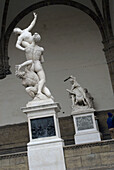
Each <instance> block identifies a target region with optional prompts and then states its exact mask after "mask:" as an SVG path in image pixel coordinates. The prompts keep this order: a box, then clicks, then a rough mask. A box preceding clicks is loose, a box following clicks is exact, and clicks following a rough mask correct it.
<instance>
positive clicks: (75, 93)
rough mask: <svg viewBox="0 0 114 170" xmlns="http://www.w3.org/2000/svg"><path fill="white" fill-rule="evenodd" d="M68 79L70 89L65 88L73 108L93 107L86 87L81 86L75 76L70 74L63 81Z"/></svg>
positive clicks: (91, 98)
mask: <svg viewBox="0 0 114 170" xmlns="http://www.w3.org/2000/svg"><path fill="white" fill-rule="evenodd" d="M67 80H70V83H71V89H70V90H69V89H67V92H69V95H70V98H71V100H72V108H73V109H88V108H89V109H91V108H93V107H94V106H93V97H92V96H91V95H90V93H89V92H88V90H87V89H86V88H84V89H83V88H82V87H81V86H80V84H79V83H78V82H77V81H76V77H73V76H70V77H68V78H67V79H65V80H64V81H67Z"/></svg>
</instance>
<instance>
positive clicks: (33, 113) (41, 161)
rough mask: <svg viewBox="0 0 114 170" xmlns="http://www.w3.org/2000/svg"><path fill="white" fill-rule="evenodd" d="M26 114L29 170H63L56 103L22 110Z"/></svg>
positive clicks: (57, 106)
mask: <svg viewBox="0 0 114 170" xmlns="http://www.w3.org/2000/svg"><path fill="white" fill-rule="evenodd" d="M22 110H23V112H24V113H26V114H27V117H28V126H29V136H30V142H29V143H28V144H27V148H28V162H29V169H30V170H65V169H66V168H65V162H64V154H63V145H64V142H63V140H62V139H61V137H60V130H59V122H58V115H57V113H58V112H59V111H60V106H59V104H58V103H54V102H53V103H46V104H42V105H39V106H36V105H35V106H33V107H32V106H31V107H26V108H22Z"/></svg>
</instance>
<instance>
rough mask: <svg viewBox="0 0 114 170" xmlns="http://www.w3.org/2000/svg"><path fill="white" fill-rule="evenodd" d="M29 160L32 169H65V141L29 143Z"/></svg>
mask: <svg viewBox="0 0 114 170" xmlns="http://www.w3.org/2000/svg"><path fill="white" fill-rule="evenodd" d="M28 160H29V169H30V170H65V169H66V168H65V162H64V154H63V141H62V140H61V139H56V140H52V142H50V140H47V142H46V141H45V143H42V142H41V143H40V144H39V143H38V144H37V143H35V144H34V143H31V144H28Z"/></svg>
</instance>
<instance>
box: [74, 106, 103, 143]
mask: <svg viewBox="0 0 114 170" xmlns="http://www.w3.org/2000/svg"><path fill="white" fill-rule="evenodd" d="M72 116H73V121H74V126H75V135H74V139H75V144H84V143H92V142H97V141H101V137H100V133H99V130H98V125H97V122H96V120H95V116H94V109H90V110H89V109H87V110H82V111H79V110H78V111H73V112H72Z"/></svg>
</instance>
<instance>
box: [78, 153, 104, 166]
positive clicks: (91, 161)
mask: <svg viewBox="0 0 114 170" xmlns="http://www.w3.org/2000/svg"><path fill="white" fill-rule="evenodd" d="M81 160H82V166H83V167H91V166H92V167H93V166H99V165H101V160H100V156H99V154H90V155H86V156H81Z"/></svg>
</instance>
